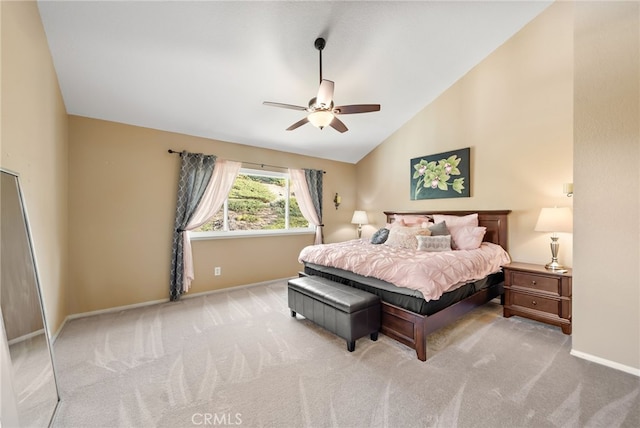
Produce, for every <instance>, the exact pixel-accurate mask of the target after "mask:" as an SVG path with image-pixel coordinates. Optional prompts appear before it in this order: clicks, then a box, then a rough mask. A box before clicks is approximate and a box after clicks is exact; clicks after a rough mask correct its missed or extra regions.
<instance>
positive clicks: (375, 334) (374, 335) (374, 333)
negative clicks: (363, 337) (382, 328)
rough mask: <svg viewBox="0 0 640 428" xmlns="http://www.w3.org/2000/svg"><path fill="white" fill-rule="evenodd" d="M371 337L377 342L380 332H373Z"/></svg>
mask: <svg viewBox="0 0 640 428" xmlns="http://www.w3.org/2000/svg"><path fill="white" fill-rule="evenodd" d="M370 337H371V340H373V341H374V342H375V341H376V340H378V332H377V331H374V332H373V333H371V336H370Z"/></svg>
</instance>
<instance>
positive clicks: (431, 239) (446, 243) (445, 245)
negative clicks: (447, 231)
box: [416, 235, 451, 252]
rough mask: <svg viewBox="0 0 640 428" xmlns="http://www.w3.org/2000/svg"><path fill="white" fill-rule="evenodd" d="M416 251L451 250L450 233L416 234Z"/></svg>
mask: <svg viewBox="0 0 640 428" xmlns="http://www.w3.org/2000/svg"><path fill="white" fill-rule="evenodd" d="M416 239H417V240H418V251H430V252H436V251H451V235H438V236H421V235H418V236H416Z"/></svg>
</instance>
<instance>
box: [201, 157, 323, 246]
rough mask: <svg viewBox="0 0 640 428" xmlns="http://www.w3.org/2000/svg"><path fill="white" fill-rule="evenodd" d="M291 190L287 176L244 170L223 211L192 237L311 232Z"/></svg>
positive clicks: (313, 228)
mask: <svg viewBox="0 0 640 428" xmlns="http://www.w3.org/2000/svg"><path fill="white" fill-rule="evenodd" d="M290 187H291V186H290V179H289V174H288V173H280V172H270V171H260V170H253V169H244V168H243V169H241V170H240V173H239V174H238V177H236V181H235V182H234V184H233V187H232V188H231V192H230V193H229V196H228V197H227V200H226V201H225V202H224V205H223V206H222V208H220V210H219V211H218V212H217V213H216V214H215V215H214V216H213V217H211V219H209V220H208V221H207V222H206V223H205V224H203V225H202V226H200V227H199V228H197V229H195V230H193V231H192V232H191V236H192V238H193V239H199V238H203V239H204V238H217V237H232V236H255V235H271V234H282V233H312V232H313V231H315V227H314V226H311V225H309V222H308V221H307V220H306V219H305V218H304V217H303V215H302V213H301V212H300V207H299V206H298V202H297V201H296V198H295V195H294V194H293V193H292V192H291V190H290Z"/></svg>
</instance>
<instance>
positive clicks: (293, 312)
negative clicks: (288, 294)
mask: <svg viewBox="0 0 640 428" xmlns="http://www.w3.org/2000/svg"><path fill="white" fill-rule="evenodd" d="M291 317H292V318H295V317H296V311H294V310H291Z"/></svg>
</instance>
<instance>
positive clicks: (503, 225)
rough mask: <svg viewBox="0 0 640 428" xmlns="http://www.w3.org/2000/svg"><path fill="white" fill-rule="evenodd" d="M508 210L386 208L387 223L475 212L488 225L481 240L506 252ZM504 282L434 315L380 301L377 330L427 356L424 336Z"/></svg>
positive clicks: (491, 295) (491, 294) (482, 300)
mask: <svg viewBox="0 0 640 428" xmlns="http://www.w3.org/2000/svg"><path fill="white" fill-rule="evenodd" d="M510 212H511V211H510V210H501V211H385V212H384V213H385V214H386V216H387V223H392V222H393V220H394V215H395V214H399V215H433V214H447V215H456V216H464V215H468V214H472V213H478V224H479V225H480V226H484V227H486V228H487V232H486V234H485V236H484V239H483V240H484V241H486V242H493V243H494V244H498V245H500V246H501V247H502V248H504V249H505V250H507V251H508V247H507V245H508V228H507V216H508V215H509V213H510ZM502 286H503V283H500V284H496V285H494V286H492V287H489V288H485V289H483V290H480V291H478V292H476V293H475V294H472V295H471V296H469V297H467V298H466V299H464V300H461V301H459V302H458V303H455V304H453V305H451V306H449V307H447V308H445V309H442V310H440V311H439V312H436V313H435V314H433V315H429V316H427V315H421V314H417V313H415V312H411V311H409V310H407V309H403V308H400V307H398V306H395V305H392V304H390V303H387V302H382V327H381V329H380V331H381V332H382V333H383V334H385V335H387V336H389V337H391V338H393V339H395V340H397V341H398V342H400V343H403V344H405V345H407V346H409V347H410V348H412V349H415V350H416V354H417V355H418V359H419V360H421V361H426V359H427V335H429V334H430V333H432V332H434V331H436V330H438V329H439V328H441V327H444V326H445V325H448V324H451V323H452V322H453V321H455V320H456V319H458V318H460V316H462V315H464V314H466V313H467V312H470V311H471V310H473V309H475V308H477V307H478V306H481V305H484V304H485V303H487V302H488V301H490V300H492V299H494V298H496V297H498V296H500V295H501V294H502V292H503V291H502V290H503V288H502Z"/></svg>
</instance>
